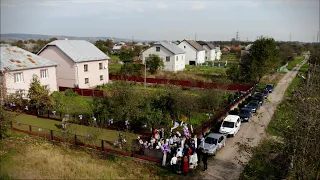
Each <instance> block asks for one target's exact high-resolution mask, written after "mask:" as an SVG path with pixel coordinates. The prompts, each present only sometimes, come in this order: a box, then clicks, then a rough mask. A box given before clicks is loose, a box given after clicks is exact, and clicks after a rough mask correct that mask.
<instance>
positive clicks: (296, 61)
mask: <svg viewBox="0 0 320 180" xmlns="http://www.w3.org/2000/svg"><path fill="white" fill-rule="evenodd" d="M303 60H304V57H303V56H299V57H296V58H295V59H294V60H293V61H291V62H289V63H288V66H287V69H288V70H289V71H291V70H292V69H293V68H294V67H295V66H296V65H297V64H299V63H301V62H302V61H303Z"/></svg>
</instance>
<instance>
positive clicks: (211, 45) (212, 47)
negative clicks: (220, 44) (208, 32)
mask: <svg viewBox="0 0 320 180" xmlns="http://www.w3.org/2000/svg"><path fill="white" fill-rule="evenodd" d="M197 43H199V44H200V45H201V46H205V45H207V46H208V47H209V49H211V50H212V49H216V47H215V46H214V45H213V44H211V43H208V42H206V41H197Z"/></svg>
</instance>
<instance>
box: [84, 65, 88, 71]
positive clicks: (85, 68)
mask: <svg viewBox="0 0 320 180" xmlns="http://www.w3.org/2000/svg"><path fill="white" fill-rule="evenodd" d="M87 71H88V64H85V65H84V72H87Z"/></svg>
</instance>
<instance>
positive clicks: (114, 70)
mask: <svg viewBox="0 0 320 180" xmlns="http://www.w3.org/2000/svg"><path fill="white" fill-rule="evenodd" d="M121 66H122V64H116V63H112V64H109V73H111V74H117V73H118V72H119V70H120V68H121Z"/></svg>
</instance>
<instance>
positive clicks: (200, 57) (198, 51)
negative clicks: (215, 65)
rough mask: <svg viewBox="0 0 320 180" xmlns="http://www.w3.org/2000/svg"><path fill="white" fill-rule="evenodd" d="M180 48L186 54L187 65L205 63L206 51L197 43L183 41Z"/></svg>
mask: <svg viewBox="0 0 320 180" xmlns="http://www.w3.org/2000/svg"><path fill="white" fill-rule="evenodd" d="M178 47H180V48H181V49H182V50H184V51H185V52H186V59H185V63H186V64H187V65H198V64H202V63H204V62H205V56H206V51H205V49H204V48H203V47H202V46H201V45H200V44H199V43H197V42H196V41H193V40H183V41H182V42H180V44H179V45H178Z"/></svg>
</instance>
